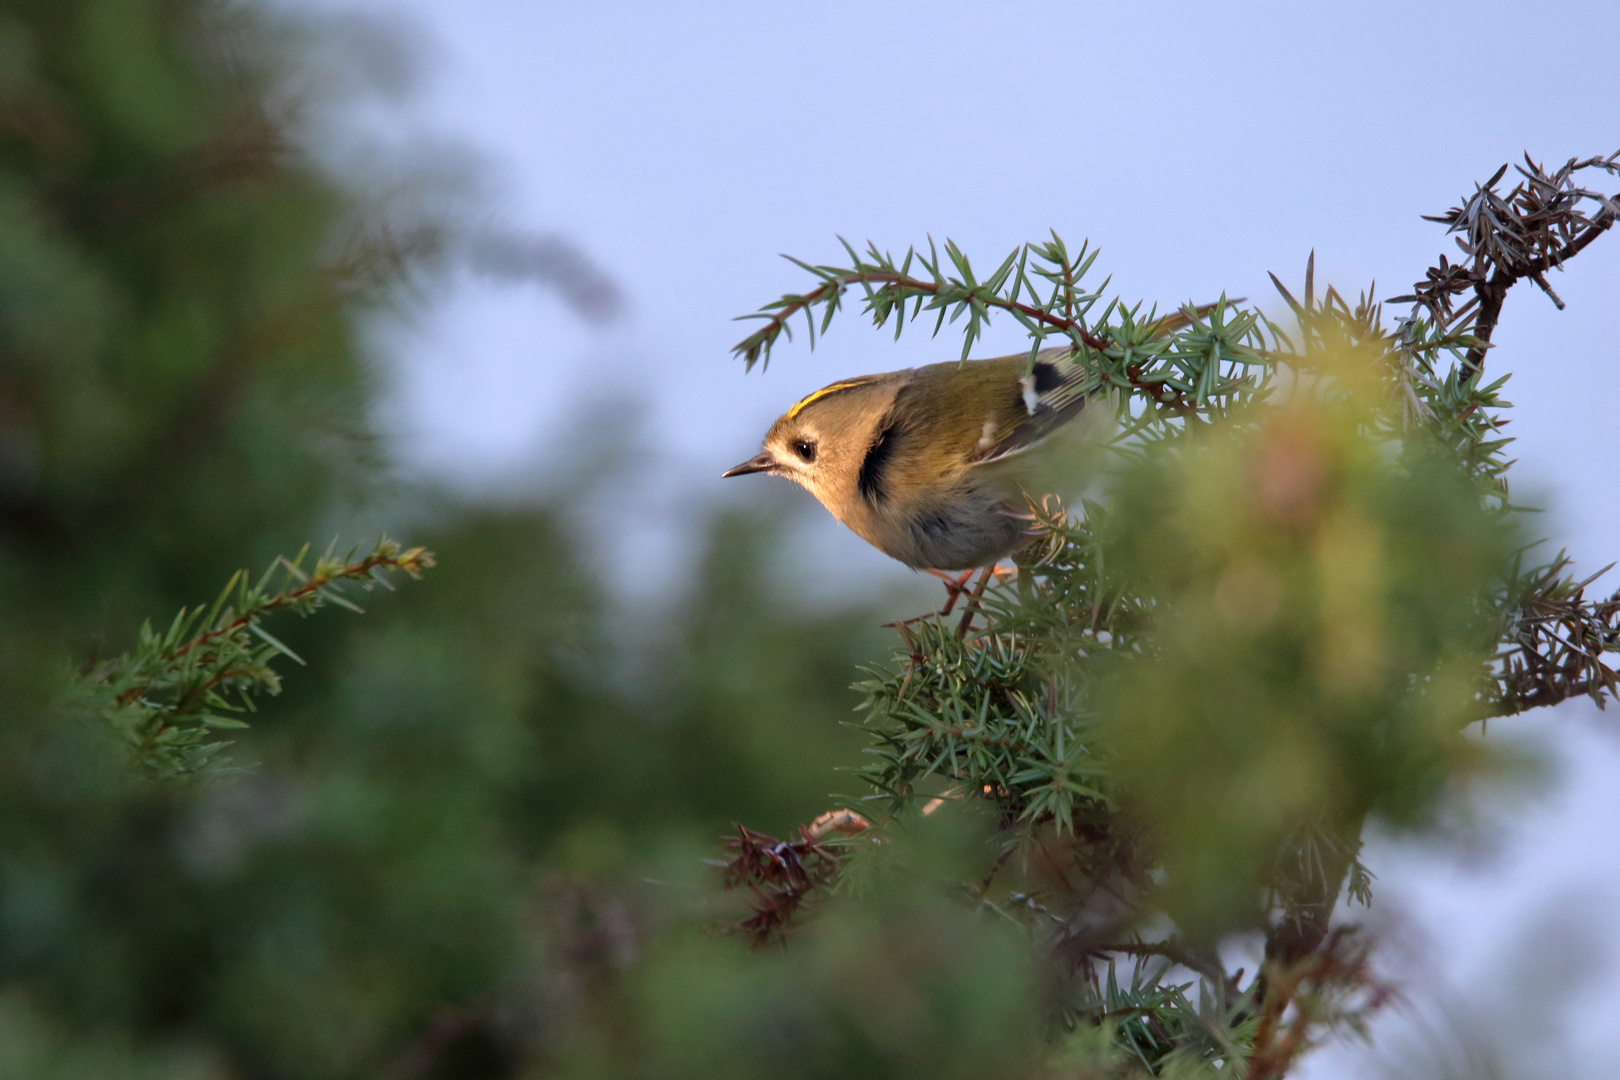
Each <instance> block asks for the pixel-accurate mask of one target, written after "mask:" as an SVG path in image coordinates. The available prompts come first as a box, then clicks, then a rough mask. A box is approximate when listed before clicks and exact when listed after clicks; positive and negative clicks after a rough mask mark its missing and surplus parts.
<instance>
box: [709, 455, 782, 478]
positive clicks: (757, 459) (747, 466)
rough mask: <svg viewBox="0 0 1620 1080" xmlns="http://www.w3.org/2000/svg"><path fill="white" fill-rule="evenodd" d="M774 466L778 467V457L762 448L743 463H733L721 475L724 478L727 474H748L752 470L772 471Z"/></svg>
mask: <svg viewBox="0 0 1620 1080" xmlns="http://www.w3.org/2000/svg"><path fill="white" fill-rule="evenodd" d="M774 468H776V458H775V457H774V456H773V455H772V454H771V452H770V451H769V450H761V451H760V452H759V453H757V454H755V455H754V456H753V457H751V458H749V459H748V460H747V461H745V462H743V463H742V464H741V465H733V466H732V467H731V468H729V469H727V470H726V471H725V472H723V473H721V474H720V476H721V478H722V479H724V478H725V477H727V476H747V475H748V474H749V473H751V472H770V471H771V470H772V469H774Z"/></svg>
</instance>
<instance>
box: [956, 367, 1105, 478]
mask: <svg viewBox="0 0 1620 1080" xmlns="http://www.w3.org/2000/svg"><path fill="white" fill-rule="evenodd" d="M1027 357H1028V354H1027V353H1026V354H1024V355H1023V356H1021V357H1017V358H1016V359H1018V360H1019V361H1020V362H1021V363H1020V365H1019V369H1020V371H1021V369H1022V368H1023V364H1024V363H1025V362H1027ZM1008 359H1015V358H1013V357H1009V358H1008ZM1013 389H1014V390H1015V391H1016V400H1015V401H1014V403H1013V404H1012V405H1011V406H1010V407H1009V408H1007V409H1006V411H1005V412H1004V413H1003V414H1002V415H1001V417H1000V418H999V419H1000V422H999V423H995V424H990V423H987V424H986V425H985V429H984V434H983V435H982V436H981V437H980V439H979V442H978V445H977V446H976V447H975V448H974V451H973V452H972V453H971V454H969V456H968V460H969V463H970V464H971V465H975V466H976V465H988V464H991V463H993V462H997V461H1005V460H1006V459H1008V458H1010V457H1015V456H1017V455H1018V454H1022V453H1023V452H1024V451H1026V450H1029V449H1031V448H1033V447H1035V446H1039V445H1040V444H1041V443H1042V442H1044V441H1045V440H1046V439H1047V437H1048V436H1050V435H1051V434H1052V433H1053V432H1055V431H1057V430H1058V429H1059V428H1060V427H1062V426H1063V425H1064V424H1066V423H1068V422H1069V421H1070V420H1073V419H1074V418H1075V417H1076V416H1078V415H1079V413H1080V411H1081V410H1082V409H1084V408H1085V406H1086V402H1087V401H1089V400H1090V399H1091V398H1093V397H1095V396H1096V394H1097V389H1098V384H1097V379H1096V376H1095V375H1093V374H1092V373H1090V372H1088V371H1087V370H1086V368H1085V365H1083V364H1081V363H1080V362H1079V360H1078V358H1077V357H1076V355H1075V354H1074V353H1073V352H1072V351H1071V350H1069V349H1066V348H1063V349H1042V350H1041V351H1040V352H1039V353H1037V354H1036V356H1035V364H1034V366H1033V367H1032V368H1030V369H1029V370H1028V372H1027V373H1021V374H1019V376H1018V382H1017V385H1016V386H1015V387H1014V388H1013Z"/></svg>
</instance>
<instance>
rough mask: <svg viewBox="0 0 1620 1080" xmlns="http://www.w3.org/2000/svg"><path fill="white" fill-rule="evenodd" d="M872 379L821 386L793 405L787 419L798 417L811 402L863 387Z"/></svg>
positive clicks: (871, 377) (850, 380)
mask: <svg viewBox="0 0 1620 1080" xmlns="http://www.w3.org/2000/svg"><path fill="white" fill-rule="evenodd" d="M874 378H876V376H867V377H865V378H861V379H846V380H844V381H843V382H835V383H833V384H832V385H831V386H823V387H822V388H821V389H820V390H817V391H816V392H815V393H813V394H811V395H810V396H809V397H806V398H801V399H800V400H799V403H798V404H797V405H794V406H793V408H791V409H789V410H788V411H787V418H788V419H789V420H792V419H793V418H794V417H795V416H798V415H799V414H800V413H801V412H803V411H804V410H805V408H806V407H807V406H808V405H810V403H811V402H815V401H820V400H821V399H822V398H824V397H826V396H827V395H828V394H836V393H838V391H840V390H851V389H854V388H855V387H857V386H865V385H866V384H867V383H869V382H871V381H872V380H873V379H874Z"/></svg>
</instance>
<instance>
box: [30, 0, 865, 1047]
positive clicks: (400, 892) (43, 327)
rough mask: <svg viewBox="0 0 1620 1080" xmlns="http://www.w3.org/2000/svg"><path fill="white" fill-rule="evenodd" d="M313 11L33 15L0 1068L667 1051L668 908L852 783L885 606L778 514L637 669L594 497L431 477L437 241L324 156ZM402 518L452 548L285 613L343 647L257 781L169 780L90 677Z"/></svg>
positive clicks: (38, 7) (157, 0) (265, 731)
mask: <svg viewBox="0 0 1620 1080" xmlns="http://www.w3.org/2000/svg"><path fill="white" fill-rule="evenodd" d="M297 40H298V38H297V36H296V34H293V33H290V32H289V31H288V28H287V27H286V26H281V25H273V24H271V23H269V22H267V21H266V17H265V16H264V15H263V13H262V12H260V11H258V10H256V9H255V8H254V7H252V6H251V5H244V4H234V3H223V2H221V3H215V2H211V0H104V2H102V0H71V2H62V0H37V2H27V0H22V2H15V3H8V4H6V5H5V6H4V9H3V11H0V717H3V730H0V1076H4V1077H8V1078H9V1077H13V1076H15V1077H57V1076H61V1077H70V1076H72V1077H77V1076H85V1077H88V1076H98V1077H101V1076H109V1075H132V1076H133V1075H151V1076H164V1077H191V1076H199V1077H200V1076H243V1077H249V1076H251V1077H288V1078H292V1077H298V1078H312V1077H323V1076H331V1077H338V1076H399V1077H406V1076H427V1075H432V1076H466V1077H484V1076H501V1075H516V1074H517V1073H518V1072H524V1071H532V1070H533V1069H536V1068H538V1069H541V1071H542V1073H544V1072H545V1071H546V1070H548V1069H551V1068H553V1067H557V1068H561V1067H564V1066H565V1065H566V1066H567V1067H569V1068H574V1067H576V1066H577V1067H578V1068H581V1069H584V1070H585V1071H586V1072H588V1071H589V1069H588V1068H586V1067H585V1066H584V1065H580V1064H579V1063H580V1062H587V1061H589V1060H596V1061H598V1062H599V1064H600V1068H601V1070H603V1072H602V1074H603V1075H631V1074H635V1073H636V1072H638V1071H639V1070H641V1069H642V1068H643V1066H647V1067H651V1063H653V1062H655V1061H656V1060H657V1051H656V1050H655V1049H654V1048H653V1047H652V1046H651V1045H650V1044H648V1043H646V1042H645V1041H641V1042H638V1041H636V1040H634V1039H632V1040H628V1041H627V1040H626V1039H623V1038H620V1037H618V1036H617V1035H616V1034H614V1033H613V1032H610V1031H606V1030H603V1029H602V1025H604V1024H620V1025H627V1026H633V1027H636V1028H638V1029H639V1027H640V1025H641V1023H642V1021H641V1019H640V1017H639V1015H638V1013H639V1007H638V1006H636V1005H635V1004H634V1002H633V1000H632V999H633V995H634V994H635V993H637V992H638V991H635V990H634V989H633V987H632V986H631V985H630V982H629V981H628V976H627V972H628V971H629V970H630V969H631V968H632V967H634V966H636V965H641V964H644V963H645V962H646V958H647V956H648V955H649V947H648V944H647V941H646V940H645V935H646V934H647V933H649V932H651V929H652V928H654V927H656V926H659V925H663V923H662V922H661V920H667V919H669V918H674V917H675V916H674V915H671V914H670V913H671V912H688V911H690V910H692V909H694V907H695V906H696V905H698V904H699V902H700V901H701V900H702V898H703V897H705V896H707V895H709V894H710V893H711V892H712V890H711V889H710V888H709V887H708V886H709V882H708V879H707V878H706V877H705V876H704V875H705V874H706V871H703V870H702V869H701V863H700V861H699V860H700V859H701V857H702V856H704V855H705V854H708V853H709V852H708V849H709V846H710V842H711V840H712V838H713V837H714V836H715V835H717V834H719V833H720V832H722V831H724V830H725V829H726V828H727V827H728V826H729V823H730V821H731V820H732V819H733V818H735V817H739V816H747V817H749V818H750V820H754V821H757V822H761V823H765V824H768V825H769V824H771V823H774V825H775V826H776V827H780V828H784V829H785V828H787V827H788V826H789V825H790V824H791V823H792V822H795V821H799V820H807V819H808V818H809V817H811V816H813V815H814V814H815V813H817V812H819V811H820V810H821V809H824V808H825V805H826V802H827V793H828V790H829V788H831V787H833V786H835V785H836V783H837V778H836V777H835V775H834V774H833V771H832V767H833V765H834V764H835V763H837V762H839V761H844V760H848V758H849V757H850V756H851V754H852V753H853V752H854V744H853V742H852V739H853V735H852V734H851V733H850V732H849V731H847V730H846V729H843V728H841V727H840V726H839V724H838V721H839V719H840V718H841V717H842V716H845V715H847V713H848V710H849V708H850V707H851V705H852V704H853V703H854V701H855V697H854V695H853V694H851V693H850V692H849V691H848V690H847V689H845V687H846V686H847V684H848V682H849V678H850V672H851V671H853V669H854V666H855V665H856V664H857V663H858V662H860V661H862V660H864V659H867V658H870V657H871V656H873V655H875V654H876V651H877V649H878V644H877V635H878V630H877V625H876V624H877V622H878V619H877V618H876V617H874V616H873V615H871V614H869V613H866V612H854V611H850V612H836V611H835V612H832V613H830V614H817V615H810V614H806V613H804V612H802V611H799V610H797V609H796V608H795V607H794V606H793V604H792V603H791V602H790V601H789V600H786V599H784V597H783V595H782V593H781V590H780V589H778V588H777V587H776V585H775V583H774V580H775V579H774V578H773V576H772V575H771V573H770V570H769V565H768V564H769V558H770V553H771V551H772V550H773V543H772V541H773V538H774V533H773V531H772V527H771V526H769V525H768V524H767V523H766V521H765V519H763V518H757V517H756V518H751V517H746V516H745V517H736V518H733V519H731V520H728V521H726V522H725V523H724V526H723V527H721V525H720V524H719V523H717V524H716V527H714V528H713V529H711V530H710V540H709V542H708V547H707V552H708V553H707V555H706V556H705V558H704V560H703V562H702V564H701V566H700V567H699V568H698V569H697V570H696V572H695V573H694V574H693V575H692V576H691V579H690V581H689V583H688V585H687V587H686V591H685V594H684V595H683V596H682V597H681V598H680V600H679V602H678V603H677V604H676V605H675V607H674V609H673V612H672V614H671V616H670V618H668V619H667V620H666V623H667V626H668V630H667V633H665V634H663V635H662V636H661V637H659V638H658V639H657V640H655V641H653V642H651V643H646V642H643V643H641V644H639V645H638V646H637V648H638V649H639V652H638V653H637V655H636V657H635V658H633V659H627V658H626V657H625V656H623V655H621V654H620V653H618V652H617V651H616V650H618V649H619V643H617V642H616V640H615V637H614V635H615V633H616V631H615V629H614V626H613V619H612V612H611V610H610V608H611V605H610V603H609V599H608V595H609V594H608V590H607V589H606V587H605V586H604V585H603V584H602V583H599V582H596V581H593V578H592V574H591V572H590V571H589V569H588V567H587V563H586V562H585V561H584V560H582V559H581V558H580V554H579V540H578V538H577V537H575V536H573V535H571V533H570V532H569V530H568V529H567V528H566V527H565V526H564V525H563V524H562V522H561V519H560V518H559V517H558V516H557V515H555V514H553V513H552V512H551V511H550V510H548V509H546V508H545V507H543V506H542V507H534V508H519V509H504V510H494V509H484V508H477V507H471V506H466V505H462V504H459V503H457V502H456V501H455V500H451V499H445V498H444V497H442V496H434V495H431V494H428V493H423V494H421V495H416V494H413V493H411V492H410V491H408V490H407V491H404V492H401V490H400V489H399V487H398V485H397V483H394V482H392V481H389V479H388V475H387V470H386V461H385V454H384V452H383V450H382V449H381V448H380V447H379V446H378V445H377V443H376V441H375V440H374V438H373V437H372V435H371V434H370V431H369V429H368V409H369V404H370V401H371V396H372V394H373V392H374V386H373V376H372V373H371V371H370V368H369V364H370V361H369V359H368V357H367V356H366V355H365V354H364V351H363V350H362V348H361V345H360V330H361V327H362V324H363V323H364V321H365V320H366V319H368V318H371V317H374V316H375V315H376V314H377V312H378V311H379V310H380V309H381V307H382V306H383V305H386V304H389V303H393V302H395V301H396V299H397V298H399V297H400V296H401V295H402V294H401V293H400V291H399V290H400V288H401V286H402V285H403V284H404V283H405V279H406V278H407V277H408V276H409V275H410V274H412V273H413V272H415V269H416V268H417V267H421V266H425V265H427V264H428V263H429V262H431V260H432V259H433V258H434V257H436V254H437V252H438V250H439V249H436V248H434V247H433V246H432V245H428V246H427V247H425V248H406V249H403V250H401V249H398V248H397V247H391V246H390V243H391V240H392V238H393V237H395V236H397V234H398V232H399V230H398V228H397V226H398V222H394V223H392V224H393V225H394V226H395V228H394V229H393V231H392V232H391V231H390V230H388V229H383V228H380V227H378V226H377V224H376V223H377V222H378V221H379V220H386V218H387V210H388V208H387V207H379V206H377V205H374V204H373V203H372V202H371V196H370V195H369V194H368V192H366V191H363V190H355V189H352V188H350V187H348V186H346V185H345V183H344V182H343V181H342V180H341V179H339V178H336V177H333V176H331V175H327V174H325V173H323V171H322V170H321V169H320V168H319V167H317V165H315V164H314V163H313V162H312V160H311V159H310V158H309V156H308V155H307V154H306V152H305V151H304V150H303V149H302V148H301V146H300V145H299V144H298V142H297V139H296V136H297V134H298V132H299V130H300V128H299V125H300V123H301V122H302V121H301V116H302V114H301V112H300V110H305V109H319V108H321V107H323V105H324V104H325V103H323V102H321V101H308V100H300V99H299V98H298V97H297V95H296V91H297V90H298V87H297V86H293V85H289V83H288V81H287V77H286V76H287V72H288V71H289V70H291V61H292V60H294V59H296V58H295V57H293V56H291V55H289V54H286V53H283V52H281V51H280V50H282V49H284V48H287V47H289V43H296V42H297ZM430 202H431V200H425V201H424V203H425V204H426V203H430ZM413 224H414V225H416V226H420V227H421V228H420V229H419V231H422V232H426V233H429V234H431V233H432V231H433V229H438V230H440V235H445V234H448V233H450V232H452V231H453V230H454V228H455V223H454V222H450V221H443V222H426V223H423V222H416V223H413ZM413 260H414V261H413ZM383 506H395V507H400V506H403V507H406V508H407V509H408V517H409V519H410V521H411V522H412V523H413V524H412V525H411V527H410V531H411V534H412V540H413V542H420V543H423V544H426V545H428V546H430V547H432V548H433V549H434V550H435V551H436V552H437V553H438V555H439V567H438V568H437V569H436V570H434V571H433V572H431V573H430V574H429V575H427V576H426V578H425V579H424V580H422V581H421V582H414V583H410V584H409V585H408V587H406V588H404V589H402V591H401V592H400V593H399V594H397V595H388V594H374V595H373V596H372V597H371V598H369V599H368V601H367V607H368V609H369V611H368V614H367V615H366V616H365V617H363V618H356V617H353V616H350V615H348V614H346V613H342V612H330V613H325V614H323V615H322V616H321V617H319V618H317V619H312V620H309V621H307V622H304V621H298V620H293V621H292V622H290V623H282V624H278V625H276V626H275V631H276V633H277V634H278V635H279V636H281V637H282V638H283V640H285V641H286V642H288V643H289V644H290V645H291V646H292V647H293V648H294V649H296V650H297V651H298V652H299V653H300V655H302V656H303V657H305V658H306V659H307V660H308V661H309V664H308V667H307V668H297V667H296V666H295V665H292V664H291V663H290V662H287V661H283V662H282V665H283V666H284V667H292V668H294V670H295V672H296V674H295V675H293V676H292V677H291V678H290V679H289V681H288V683H287V688H286V692H285V693H284V694H283V695H281V696H280V697H277V698H271V699H265V701H264V702H263V705H264V707H263V709H262V711H261V712H260V713H258V714H257V715H256V716H255V717H253V720H254V726H253V728H252V729H251V730H250V731H248V732H246V733H244V734H242V735H240V736H239V737H238V742H237V745H236V746H235V747H234V748H233V750H232V753H233V755H234V758H235V761H236V763H237V764H246V765H247V766H248V768H247V770H246V771H245V772H243V773H240V774H235V775H227V776H224V777H219V778H215V779H212V780H207V781H202V782H193V783H183V784H165V783H158V782H153V781H152V780H150V779H146V778H142V777H141V776H138V775H135V774H132V773H131V772H130V771H129V770H128V769H127V768H126V767H125V765H124V763H123V761H122V760H121V752H120V750H119V748H118V747H117V746H116V744H115V743H114V742H113V741H112V740H110V739H109V738H107V733H105V732H102V731H100V730H98V729H97V728H96V727H95V726H94V725H93V724H90V723H87V722H86V720H85V718H84V717H82V716H79V715H76V714H74V713H72V712H71V711H64V710H63V709H62V707H61V706H60V705H59V702H60V701H61V700H62V697H63V692H64V688H65V687H66V686H67V685H68V684H69V683H70V682H71V681H72V679H73V678H74V675H75V672H76V671H78V670H79V669H80V667H81V665H84V664H86V663H88V662H94V661H95V660H96V659H97V658H100V657H107V656H111V655H113V654H116V653H118V652H120V651H122V650H125V649H128V648H129V647H130V646H131V644H132V642H133V640H134V635H135V632H136V630H137V629H138V627H139V626H140V625H141V623H142V622H143V621H144V620H147V619H151V620H153V621H155V622H156V621H164V620H166V619H167V618H168V616H169V615H170V614H172V613H173V612H174V611H175V610H177V609H179V608H181V607H182V606H189V605H194V604H197V603H203V602H206V601H207V600H209V599H210V598H211V597H212V596H213V595H214V594H215V593H216V592H217V591H218V589H219V587H220V585H221V584H222V583H223V582H224V580H225V579H226V578H227V577H228V576H229V574H230V573H231V572H232V571H233V570H234V569H235V568H236V567H237V566H240V565H252V564H255V563H257V564H262V563H264V562H266V561H268V560H269V558H270V557H271V556H272V555H274V554H276V553H278V552H289V553H290V552H291V551H293V550H296V549H297V548H298V547H299V546H300V545H301V544H302V543H303V542H304V541H305V540H306V539H311V538H318V537H320V536H322V535H323V532H324V531H325V530H327V529H329V527H330V526H329V524H328V523H329V522H330V521H332V520H334V518H338V519H350V520H352V519H354V518H356V517H357V516H359V517H366V516H368V515H369V518H371V519H378V518H386V516H387V511H386V510H385V509H379V507H383ZM632 674H634V675H635V676H636V677H635V678H631V677H630V675H632ZM665 869H667V870H669V872H670V875H671V878H670V881H669V882H667V883H665V884H662V885H653V884H649V883H647V882H645V881H643V880H642V879H643V878H646V877H649V876H652V875H653V874H654V873H662V872H663V871H664V870H665ZM694 874H696V877H693V875H694ZM676 875H685V877H684V878H681V877H678V876H676ZM698 925H708V924H707V923H705V922H704V921H703V920H701V919H700V920H698ZM709 945H710V946H711V947H718V948H719V949H721V950H722V951H727V950H729V951H731V952H736V951H737V946H736V943H735V942H731V941H722V942H718V943H715V942H711V943H709ZM674 947H675V946H671V948H674ZM739 955H740V956H741V957H742V958H743V959H746V952H745V951H744V952H742V953H740V954H739ZM676 998H677V1002H676V1004H681V1002H680V1001H679V1000H678V999H680V998H681V995H680V994H678V993H677V994H676ZM672 1007H673V1006H672ZM682 1007H684V1005H683V1006H682ZM592 1032H596V1034H595V1035H594V1036H593V1035H592ZM649 1038H650V1036H649ZM592 1055H596V1057H592ZM569 1063H573V1064H569Z"/></svg>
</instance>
